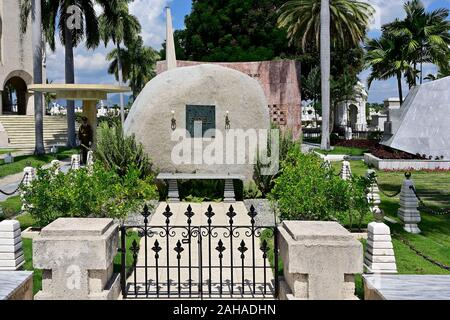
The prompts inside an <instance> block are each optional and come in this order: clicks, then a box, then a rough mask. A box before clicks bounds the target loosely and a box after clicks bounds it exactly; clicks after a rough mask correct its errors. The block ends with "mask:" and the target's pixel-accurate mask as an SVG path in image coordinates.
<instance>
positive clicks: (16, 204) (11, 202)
mask: <svg viewBox="0 0 450 320" xmlns="http://www.w3.org/2000/svg"><path fill="white" fill-rule="evenodd" d="M0 207H1V208H2V209H3V213H4V218H11V217H13V216H15V215H17V214H19V213H20V211H21V209H22V200H21V199H20V196H14V197H10V198H8V199H6V201H3V202H0Z"/></svg>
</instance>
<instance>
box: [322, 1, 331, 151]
mask: <svg viewBox="0 0 450 320" xmlns="http://www.w3.org/2000/svg"><path fill="white" fill-rule="evenodd" d="M330 55H331V52H330V0H321V7H320V70H321V74H322V80H321V81H322V142H321V145H320V147H321V149H322V150H330V102H331V101H330V70H331V66H330V64H331V62H330V60H331V57H330Z"/></svg>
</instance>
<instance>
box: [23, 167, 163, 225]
mask: <svg viewBox="0 0 450 320" xmlns="http://www.w3.org/2000/svg"><path fill="white" fill-rule="evenodd" d="M38 177H39V179H37V180H35V181H33V183H32V185H31V186H30V187H24V188H23V191H24V199H25V201H26V203H27V211H28V212H29V213H30V214H31V216H32V217H33V218H34V220H35V221H36V226H38V227H44V226H46V225H47V224H49V223H51V222H52V221H54V220H56V219H58V218H60V217H108V218H116V219H124V218H125V217H126V216H127V215H128V214H129V213H130V212H133V211H134V210H138V209H139V208H140V207H141V206H142V205H143V204H144V202H145V201H147V200H150V199H156V198H157V192H156V187H155V185H154V184H153V177H152V176H148V177H147V178H145V179H141V178H140V171H139V170H138V169H137V168H136V167H135V166H134V165H131V166H129V167H128V168H127V170H125V174H124V175H123V176H120V175H119V174H118V173H116V172H114V171H111V170H108V169H106V168H104V167H103V165H102V164H101V163H99V162H96V163H95V164H94V168H93V170H92V173H89V172H88V171H87V170H86V169H84V168H83V169H80V170H70V171H69V172H68V173H67V174H57V175H55V174H54V169H53V168H51V169H39V170H38Z"/></svg>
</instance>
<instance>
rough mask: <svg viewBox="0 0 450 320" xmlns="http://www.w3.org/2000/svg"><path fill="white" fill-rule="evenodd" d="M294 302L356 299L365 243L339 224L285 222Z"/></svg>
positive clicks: (284, 248) (285, 289) (287, 282)
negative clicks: (357, 278) (356, 285)
mask: <svg viewBox="0 0 450 320" xmlns="http://www.w3.org/2000/svg"><path fill="white" fill-rule="evenodd" d="M278 230H279V233H280V237H279V250H280V256H281V258H282V260H283V263H284V280H283V281H282V284H281V286H280V297H281V298H284V299H290V300H294V299H295V300H302V299H306V300H353V299H356V297H355V274H359V273H362V271H363V263H362V262H363V250H362V244H361V243H360V242H359V241H357V240H355V239H354V237H353V236H352V235H351V234H350V232H348V231H347V230H346V229H345V228H344V227H342V226H341V225H339V224H338V223H336V222H310V221H284V222H283V224H282V225H281V226H280V227H279V228H278Z"/></svg>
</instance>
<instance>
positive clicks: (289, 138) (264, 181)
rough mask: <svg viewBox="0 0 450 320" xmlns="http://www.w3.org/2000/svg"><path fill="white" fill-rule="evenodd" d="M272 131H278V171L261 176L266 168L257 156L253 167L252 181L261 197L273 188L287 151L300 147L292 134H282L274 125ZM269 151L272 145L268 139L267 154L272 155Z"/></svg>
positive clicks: (285, 132)
mask: <svg viewBox="0 0 450 320" xmlns="http://www.w3.org/2000/svg"><path fill="white" fill-rule="evenodd" d="M272 129H279V130H280V136H279V139H280V140H279V163H280V170H279V171H278V172H276V173H274V174H272V175H265V174H263V169H264V168H265V167H266V166H265V165H263V164H262V163H261V161H260V159H259V155H258V158H257V159H256V164H255V166H254V171H253V180H254V181H255V183H256V185H257V187H258V189H259V190H260V191H261V194H262V197H266V196H267V195H268V194H269V193H270V191H271V190H272V188H273V187H274V184H275V179H276V178H277V177H278V175H279V172H280V171H281V166H282V164H283V162H284V160H285V159H286V157H287V155H288V152H289V150H291V149H292V148H294V147H295V146H299V145H300V143H299V142H298V141H295V140H294V139H293V135H292V132H290V131H289V130H287V131H284V132H283V131H281V129H280V128H279V127H278V126H277V125H275V124H272ZM271 149H272V143H271V140H270V139H269V141H268V143H267V151H268V154H271V153H272V150H271Z"/></svg>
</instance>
